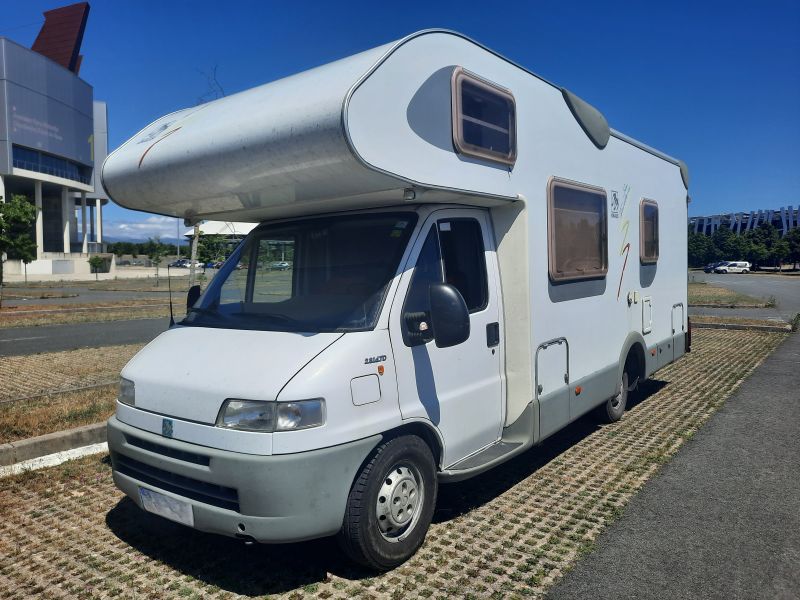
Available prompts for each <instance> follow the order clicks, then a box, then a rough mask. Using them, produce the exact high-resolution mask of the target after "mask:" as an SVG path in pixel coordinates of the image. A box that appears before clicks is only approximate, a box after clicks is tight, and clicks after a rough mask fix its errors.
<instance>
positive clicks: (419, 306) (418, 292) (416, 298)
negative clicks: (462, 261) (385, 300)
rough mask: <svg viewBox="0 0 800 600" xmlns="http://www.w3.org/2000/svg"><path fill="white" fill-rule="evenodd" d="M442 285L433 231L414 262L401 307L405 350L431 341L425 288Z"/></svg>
mask: <svg viewBox="0 0 800 600" xmlns="http://www.w3.org/2000/svg"><path fill="white" fill-rule="evenodd" d="M441 281H442V261H441V258H440V253H439V237H438V236H437V235H436V228H435V227H432V228H431V230H430V232H428V237H427V238H426V239H425V244H423V246H422V250H421V251H420V253H419V257H418V258H417V264H416V266H415V267H414V275H413V276H412V277H411V284H410V285H409V286H408V294H407V296H406V302H405V304H404V305H403V341H404V342H405V343H406V345H407V346H419V345H421V344H424V343H426V342H429V341H430V340H432V339H433V332H432V330H431V327H430V321H431V319H430V312H431V306H430V297H429V295H428V288H429V287H430V285H431V284H432V283H441Z"/></svg>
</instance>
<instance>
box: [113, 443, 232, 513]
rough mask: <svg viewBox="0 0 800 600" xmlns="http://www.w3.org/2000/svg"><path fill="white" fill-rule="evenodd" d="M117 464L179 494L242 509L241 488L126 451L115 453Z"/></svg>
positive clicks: (136, 476) (138, 477)
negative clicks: (149, 461) (174, 469)
mask: <svg viewBox="0 0 800 600" xmlns="http://www.w3.org/2000/svg"><path fill="white" fill-rule="evenodd" d="M114 468H115V469H116V470H117V471H118V472H120V473H122V474H123V475H127V476H128V477H131V478H133V479H136V480H138V481H141V482H142V483H147V484H149V485H152V486H153V487H157V488H159V489H162V490H166V491H168V492H172V493H173V494H178V495H179V496H184V497H186V498H191V499H192V500H197V501H199V502H203V503H204V504H210V505H212V506H218V507H219V508H226V509H228V510H233V511H236V512H239V492H237V491H236V490H235V489H233V488H229V487H224V486H221V485H216V484H213V483H206V482H205V481H198V480H197V479H192V478H191V477H185V476H183V475H178V474H177V473H170V472H169V471H164V470H163V469H158V468H156V467H153V466H150V465H148V464H145V463H143V462H140V461H138V460H136V459H133V458H130V457H129V456H125V455H124V454H119V453H115V454H114Z"/></svg>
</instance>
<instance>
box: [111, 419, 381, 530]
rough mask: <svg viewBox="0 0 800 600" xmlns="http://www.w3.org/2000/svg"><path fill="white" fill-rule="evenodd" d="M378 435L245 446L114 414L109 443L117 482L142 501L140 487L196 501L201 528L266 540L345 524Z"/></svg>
mask: <svg viewBox="0 0 800 600" xmlns="http://www.w3.org/2000/svg"><path fill="white" fill-rule="evenodd" d="M380 440H381V436H380V435H375V436H371V437H368V438H364V439H362V440H357V441H355V442H349V443H346V444H341V445H339V446H333V447H331V448H322V449H319V450H312V451H309V452H300V453H296V454H284V455H273V456H257V455H252V454H241V453H238V452H230V451H227V450H217V449H214V448H207V447H205V446H200V445H197V444H190V443H187V442H182V441H177V440H172V439H169V438H165V437H162V436H160V435H156V434H153V433H150V432H147V431H144V430H142V429H137V428H136V427H131V426H130V425H127V424H125V423H122V422H121V421H119V420H118V419H117V418H116V417H111V419H109V421H108V447H109V451H110V453H111V461H112V464H113V474H114V483H115V484H116V486H117V487H118V488H119V489H120V490H122V491H123V492H125V494H126V495H128V496H129V497H130V498H131V499H132V500H133V501H134V502H135V503H136V504H137V505H138V506H139V507H140V508H142V501H141V498H140V495H139V488H140V487H145V488H148V489H153V490H156V491H158V492H161V493H163V494H166V495H168V496H172V497H175V498H179V499H180V500H184V501H187V502H189V503H190V504H191V505H192V512H193V513H194V527H195V529H199V530H201V531H207V532H210V533H218V534H222V535H226V536H231V537H246V538H251V539H254V540H256V541H258V542H273V543H278V542H297V541H302V540H308V539H313V538H318V537H324V536H328V535H333V534H335V533H336V532H337V531H339V529H340V528H341V526H342V520H343V518H344V512H345V507H346V504H347V496H348V494H349V493H350V486H351V485H352V483H353V480H354V479H355V476H356V473H357V472H358V469H359V467H360V466H361V464H362V463H363V462H364V460H365V459H366V458H367V456H368V455H369V453H370V452H371V451H372V450H373V449H374V448H375V446H377V444H378V442H380Z"/></svg>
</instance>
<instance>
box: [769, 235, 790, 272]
mask: <svg viewBox="0 0 800 600" xmlns="http://www.w3.org/2000/svg"><path fill="white" fill-rule="evenodd" d="M769 258H770V260H771V261H772V262H773V264H775V265H776V266H779V267H780V266H783V261H785V260H786V259H787V258H789V242H787V241H786V240H785V239H783V240H781V239H779V240H777V241H776V242H775V243H774V244H773V245H772V248H770V251H769Z"/></svg>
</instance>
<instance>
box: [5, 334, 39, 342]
mask: <svg viewBox="0 0 800 600" xmlns="http://www.w3.org/2000/svg"><path fill="white" fill-rule="evenodd" d="M46 337H47V336H46V335H37V336H36V337H25V338H10V339H7V340H3V339H0V342H21V341H23V340H43V339H44V338H46Z"/></svg>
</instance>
